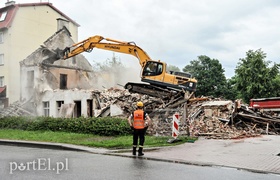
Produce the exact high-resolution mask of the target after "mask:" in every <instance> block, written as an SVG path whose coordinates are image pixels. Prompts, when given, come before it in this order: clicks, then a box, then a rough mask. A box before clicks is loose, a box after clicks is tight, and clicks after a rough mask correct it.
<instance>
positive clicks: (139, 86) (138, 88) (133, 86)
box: [125, 82, 183, 100]
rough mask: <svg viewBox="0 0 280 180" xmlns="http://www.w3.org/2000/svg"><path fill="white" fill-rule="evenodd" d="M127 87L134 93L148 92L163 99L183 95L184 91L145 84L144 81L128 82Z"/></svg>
mask: <svg viewBox="0 0 280 180" xmlns="http://www.w3.org/2000/svg"><path fill="white" fill-rule="evenodd" d="M125 89H127V90H128V91H129V92H132V93H139V94H147V95H150V96H153V97H157V98H161V99H163V100H165V99H174V98H178V97H180V96H181V97H183V94H182V92H178V91H174V90H169V89H166V88H161V87H158V86H153V85H150V84H144V83H132V82H128V83H127V84H126V85H125Z"/></svg>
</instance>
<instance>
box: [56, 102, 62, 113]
mask: <svg viewBox="0 0 280 180" xmlns="http://www.w3.org/2000/svg"><path fill="white" fill-rule="evenodd" d="M62 104H64V101H56V107H57V114H59V112H60V109H61V106H62Z"/></svg>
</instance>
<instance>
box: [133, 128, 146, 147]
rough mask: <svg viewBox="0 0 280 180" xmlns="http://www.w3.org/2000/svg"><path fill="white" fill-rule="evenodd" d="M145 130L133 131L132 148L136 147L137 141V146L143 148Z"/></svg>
mask: <svg viewBox="0 0 280 180" xmlns="http://www.w3.org/2000/svg"><path fill="white" fill-rule="evenodd" d="M146 130H147V128H144V129H134V130H133V146H134V147H136V146H137V144H138V139H139V146H140V147H143V146H144V142H145V134H146Z"/></svg>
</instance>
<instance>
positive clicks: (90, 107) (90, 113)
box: [87, 99, 93, 117]
mask: <svg viewBox="0 0 280 180" xmlns="http://www.w3.org/2000/svg"><path fill="white" fill-rule="evenodd" d="M87 115H88V117H92V116H93V102H92V100H91V99H88V100H87Z"/></svg>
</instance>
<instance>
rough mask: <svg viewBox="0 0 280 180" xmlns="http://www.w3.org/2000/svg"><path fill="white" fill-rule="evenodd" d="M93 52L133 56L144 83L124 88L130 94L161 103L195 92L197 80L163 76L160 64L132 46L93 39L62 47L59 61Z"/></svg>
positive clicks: (178, 75) (179, 74) (186, 75)
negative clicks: (106, 51)
mask: <svg viewBox="0 0 280 180" xmlns="http://www.w3.org/2000/svg"><path fill="white" fill-rule="evenodd" d="M93 48H99V49H103V50H108V51H114V52H119V53H125V54H130V55H133V56H135V57H136V58H137V59H138V60H139V64H140V66H141V67H142V76H141V81H142V82H144V83H134V82H128V83H127V84H126V85H125V86H124V87H125V88H126V89H128V90H129V91H130V92H136V93H141V94H148V95H151V96H154V97H160V98H162V99H166V98H170V97H172V96H174V95H175V94H183V96H185V97H186V94H190V93H192V92H195V90H196V84H197V80H196V79H195V78H193V77H192V76H191V74H189V73H184V72H170V73H167V69H166V68H167V64H166V63H165V62H162V61H160V60H151V58H150V57H149V55H148V54H147V53H146V52H145V51H144V50H143V49H141V48H140V47H138V46H137V45H136V44H135V43H134V42H123V41H119V40H114V39H110V38H104V37H102V36H99V35H96V36H92V37H89V38H88V39H85V40H83V41H81V42H78V43H76V44H73V45H72V46H71V47H66V48H65V49H64V50H63V51H62V52H61V53H62V54H60V57H61V58H62V59H64V60H65V59H68V58H71V57H73V56H76V55H78V54H80V53H83V52H91V51H92V49H93Z"/></svg>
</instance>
